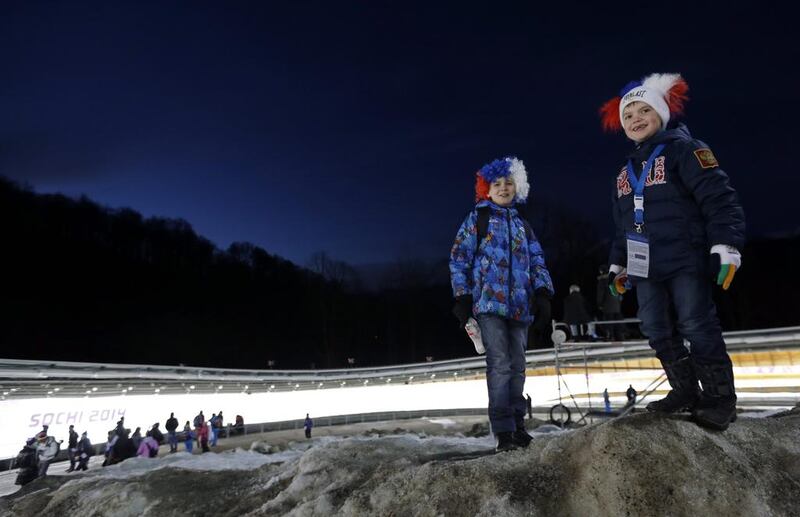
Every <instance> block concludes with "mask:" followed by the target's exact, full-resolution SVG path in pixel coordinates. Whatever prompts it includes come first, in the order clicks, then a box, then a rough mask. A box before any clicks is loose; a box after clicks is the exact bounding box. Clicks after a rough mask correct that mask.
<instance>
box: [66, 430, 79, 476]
mask: <svg viewBox="0 0 800 517" xmlns="http://www.w3.org/2000/svg"><path fill="white" fill-rule="evenodd" d="M77 452H78V433H76V432H75V426H74V425H70V426H69V438H68V440H67V457H68V458H69V468H68V469H67V472H72V471H73V470H75V462H76V460H77V455H76V453H77Z"/></svg>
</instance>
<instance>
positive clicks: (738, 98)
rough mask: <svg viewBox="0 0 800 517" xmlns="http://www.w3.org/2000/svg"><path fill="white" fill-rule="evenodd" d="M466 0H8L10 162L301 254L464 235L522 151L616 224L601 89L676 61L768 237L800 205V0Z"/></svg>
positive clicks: (615, 157)
mask: <svg viewBox="0 0 800 517" xmlns="http://www.w3.org/2000/svg"><path fill="white" fill-rule="evenodd" d="M467 4H468V3H465V2H419V3H416V2H409V1H403V2H368V1H361V2H353V1H323V2H303V1H292V2H235V1H231V2H219V1H218V2H185V3H183V4H176V3H170V2H121V1H114V2H106V1H104V2H95V3H81V2H70V3H66V2H58V3H56V2H52V3H51V2H31V1H24V2H3V4H2V6H0V66H1V67H2V68H1V69H2V81H0V174H2V175H5V176H7V177H10V178H12V179H15V180H18V181H20V182H23V183H27V184H29V185H30V186H32V187H33V188H34V189H35V190H36V191H38V192H63V193H65V194H68V195H72V196H77V195H80V194H86V195H87V196H89V197H90V198H92V199H94V200H96V201H98V202H100V203H102V204H105V205H108V206H111V207H131V208H133V209H135V210H137V211H140V212H142V213H143V214H144V215H146V216H152V215H160V216H168V217H181V218H184V219H186V220H188V221H189V222H190V223H191V224H192V225H193V227H194V228H195V230H196V231H197V232H198V233H200V234H202V235H204V236H206V237H208V238H209V239H211V240H212V241H213V242H215V243H216V244H217V245H218V246H220V247H222V248H226V247H227V246H228V245H229V244H230V243H231V242H233V241H250V242H254V243H255V244H257V245H259V246H261V247H263V248H265V249H266V250H268V251H270V252H273V253H277V254H279V255H281V256H284V257H286V258H288V259H290V260H293V261H295V262H298V263H300V264H304V263H305V262H306V260H307V259H308V257H309V256H310V255H311V253H313V252H314V251H316V250H325V251H327V252H328V253H329V254H331V255H332V256H333V257H335V258H338V259H342V260H346V261H348V262H351V263H354V264H360V263H369V262H376V261H387V260H394V259H397V258H408V257H416V256H419V257H428V258H429V257H434V256H446V255H447V253H448V251H449V247H450V244H451V242H452V239H453V237H454V235H455V231H456V229H457V228H458V225H459V224H460V222H461V220H462V218H463V216H464V215H465V213H466V212H467V210H469V208H470V206H471V204H472V199H473V194H472V187H473V173H474V171H475V170H476V169H477V168H479V167H480V166H481V165H482V164H484V163H486V162H488V161H490V160H492V159H493V158H496V157H500V156H502V155H507V154H515V155H517V156H519V157H520V158H521V159H522V160H523V161H524V162H525V163H526V165H527V167H528V170H529V174H530V179H531V186H532V196H531V202H533V203H536V202H543V201H545V200H547V202H550V203H554V204H561V205H564V206H567V207H569V208H570V209H572V210H574V211H575V212H576V213H577V214H579V215H580V216H582V217H585V218H586V219H588V220H591V221H593V222H594V223H595V224H596V225H597V227H598V230H599V231H602V232H606V231H608V229H609V228H610V224H611V223H610V218H611V216H610V211H609V196H610V194H609V192H610V189H611V184H612V182H613V178H614V177H615V175H616V171H617V170H618V168H619V167H620V165H621V163H622V161H621V159H622V156H623V155H624V152H625V151H626V149H627V148H628V144H627V143H626V142H625V140H624V137H623V136H621V135H605V134H603V133H602V132H601V130H600V124H599V120H598V117H597V108H598V107H599V106H600V104H602V103H603V102H604V101H606V100H607V99H608V98H610V97H612V96H613V95H615V94H616V92H617V91H618V90H619V88H620V87H621V86H622V85H623V84H625V83H626V82H628V81H629V80H632V79H636V78H639V77H641V76H642V75H646V74H648V73H650V72H681V73H682V74H683V75H684V77H685V78H686V79H687V81H688V83H689V85H690V88H691V90H690V96H691V101H690V102H689V104H688V110H687V116H686V117H685V118H684V121H685V122H686V123H687V124H688V125H689V127H690V129H691V130H692V132H693V134H694V135H695V136H696V137H698V138H701V139H702V140H704V141H706V142H707V143H708V144H710V146H711V148H712V149H713V150H714V152H715V154H716V155H717V158H718V159H719V160H720V162H721V164H722V167H723V169H725V170H726V171H727V172H728V173H729V174H730V175H731V177H732V180H733V184H734V186H735V187H737V189H738V190H739V192H740V194H741V198H742V202H743V204H744V206H745V210H746V213H747V218H748V223H749V229H750V233H751V236H756V235H763V234H766V233H770V232H786V231H790V230H793V229H796V228H797V227H798V226H800V224H798V217H797V216H796V215H794V211H793V210H792V208H793V207H794V205H795V203H796V202H795V197H796V194H797V192H798V187H800V174H798V172H797V170H796V169H797V167H796V166H795V164H794V162H795V160H794V154H793V152H792V151H791V149H793V148H795V146H796V145H797V136H798V128H797V124H798V121H799V120H800V105H799V104H800V101H798V92H800V78H799V77H800V76H799V74H798V70H797V63H798V62H800V55H798V54H800V52H798V50H799V49H800V44H798V39H797V37H796V36H795V35H794V34H795V28H794V26H793V20H794V18H793V17H791V16H789V13H788V12H786V11H782V10H780V9H779V8H777V7H770V6H764V5H759V4H756V3H755V2H753V3H752V4H749V6H747V5H746V6H741V7H731V6H730V4H731V3H730V2H719V3H717V4H711V3H701V5H694V4H692V3H686V4H679V3H675V2H671V3H668V4H664V3H657V4H655V6H652V5H651V6H647V5H645V4H646V3H645V2H641V3H628V4H620V3H615V4H613V7H600V6H595V7H587V6H585V5H583V3H579V2H558V3H556V4H557V5H549V6H543V5H542V3H540V2H519V3H500V2H496V3H493V5H491V6H490V5H488V3H486V2H481V3H480V4H485V5H484V6H482V7H481V6H475V7H468V6H467ZM590 4H599V2H596V3H590ZM647 4H652V3H647ZM609 5H612V4H609Z"/></svg>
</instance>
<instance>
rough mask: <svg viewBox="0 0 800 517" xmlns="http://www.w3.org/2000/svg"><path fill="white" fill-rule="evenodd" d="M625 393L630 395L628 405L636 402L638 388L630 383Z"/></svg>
mask: <svg viewBox="0 0 800 517" xmlns="http://www.w3.org/2000/svg"><path fill="white" fill-rule="evenodd" d="M625 395H627V397H628V405H629V406H632V405H634V404H636V395H638V394H637V393H636V390H635V389H634V388H633V384H629V385H628V389H627V390H626V391H625Z"/></svg>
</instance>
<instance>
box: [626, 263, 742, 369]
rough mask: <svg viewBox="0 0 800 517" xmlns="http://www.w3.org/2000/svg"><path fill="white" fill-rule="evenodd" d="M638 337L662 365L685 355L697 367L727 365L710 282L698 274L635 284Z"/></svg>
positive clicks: (726, 354)
mask: <svg viewBox="0 0 800 517" xmlns="http://www.w3.org/2000/svg"><path fill="white" fill-rule="evenodd" d="M636 291H637V299H638V300H639V319H640V320H642V326H641V328H642V333H643V334H644V335H645V336H647V337H648V339H649V340H650V347H651V348H652V349H653V350H655V351H656V357H658V358H659V359H660V360H661V362H663V363H672V362H675V361H677V360H679V359H682V358H683V357H686V356H688V355H689V350H687V349H686V347H685V346H684V345H683V340H684V338H685V339H687V340H689V342H690V343H691V355H692V358H693V359H694V360H696V361H699V362H701V363H717V362H721V361H728V353H727V352H726V351H725V341H723V339H722V328H721V327H720V324H719V319H718V318H717V310H716V308H715V307H714V301H713V300H712V298H711V281H710V280H708V279H707V278H705V277H704V276H703V275H699V274H682V275H678V276H676V277H673V278H670V279H668V280H663V281H659V282H656V281H652V280H642V281H639V282H638V283H637V284H636Z"/></svg>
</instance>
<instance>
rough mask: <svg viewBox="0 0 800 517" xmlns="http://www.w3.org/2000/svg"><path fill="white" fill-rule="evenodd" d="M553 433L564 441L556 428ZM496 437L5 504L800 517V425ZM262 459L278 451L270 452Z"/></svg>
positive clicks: (249, 466)
mask: <svg viewBox="0 0 800 517" xmlns="http://www.w3.org/2000/svg"><path fill="white" fill-rule="evenodd" d="M551 430H552V429H551ZM492 447H493V441H492V440H491V438H489V437H487V436H483V437H477V438H472V437H464V436H463V435H457V436H435V437H426V436H424V435H416V434H412V433H406V434H392V435H383V436H381V435H380V434H376V433H367V435H364V436H354V437H349V438H342V437H324V438H320V439H314V440H311V441H304V442H297V443H294V444H291V445H290V446H289V447H288V448H285V449H284V450H282V451H280V452H277V453H271V454H259V453H256V452H250V451H244V450H241V449H239V450H236V451H235V452H231V453H222V454H204V455H199V456H197V455H196V456H189V455H187V454H174V455H170V456H167V457H165V458H163V459H157V460H147V459H143V460H136V461H131V462H130V463H129V462H128V461H126V462H124V463H122V464H120V465H119V468H116V469H115V468H107V469H102V470H101V471H98V472H95V473H92V474H91V475H85V476H83V477H82V478H80V479H76V478H75V477H70V478H61V479H60V478H58V477H48V478H46V479H44V480H37V481H35V482H33V483H31V484H30V485H28V486H26V487H24V488H23V489H22V490H20V492H18V493H17V494H14V495H11V496H8V497H5V498H2V499H0V514H3V515H23V516H24V515H37V516H48V515H54V516H55V515H58V516H59V517H62V516H63V515H115V516H127V515H131V516H133V515H152V516H155V515H158V516H172V515H175V516H178V515H230V516H234V515H236V516H238V515H251V516H257V515H292V516H308V515H326V516H327V515H342V516H356V515H359V516H360V515H413V516H436V515H448V516H451V515H486V516H488V515H556V516H560V515H563V516H571V515H634V516H636V515H642V516H658V515H693V514H697V515H754V516H760V515H763V516H767V515H770V516H773V515H777V516H780V515H787V516H788V515H797V513H796V511H797V508H800V490H798V489H800V413H798V411H793V412H789V413H782V414H780V415H775V417H771V418H740V419H739V420H738V421H737V422H736V423H735V424H733V425H732V426H731V427H730V429H729V430H728V431H726V432H724V433H718V432H710V431H706V430H704V429H701V428H699V427H697V426H696V425H695V424H693V423H691V422H689V421H688V420H687V419H686V417H682V416H669V417H664V416H659V415H654V414H636V415H631V416H628V417H625V418H621V419H616V420H611V421H609V422H606V423H602V424H594V425H591V426H587V427H585V428H582V429H578V430H574V431H570V432H549V433H537V434H536V438H535V440H534V441H533V443H532V444H531V446H530V447H529V448H528V449H525V450H519V451H513V452H508V453H503V454H487V453H490V452H491V451H492ZM258 448H259V449H260V450H266V451H269V450H273V449H274V447H272V446H270V445H269V444H264V443H261V444H260V445H259V446H258Z"/></svg>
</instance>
